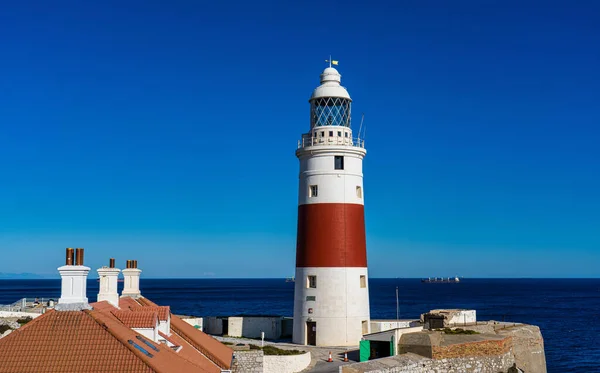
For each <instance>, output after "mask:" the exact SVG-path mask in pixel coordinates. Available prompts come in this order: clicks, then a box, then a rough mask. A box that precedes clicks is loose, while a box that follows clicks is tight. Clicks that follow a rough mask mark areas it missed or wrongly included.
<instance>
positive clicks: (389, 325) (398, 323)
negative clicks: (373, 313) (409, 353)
mask: <svg viewBox="0 0 600 373" xmlns="http://www.w3.org/2000/svg"><path fill="white" fill-rule="evenodd" d="M419 324H420V322H419V320H418V319H415V320H371V333H377V332H383V331H386V330H391V329H397V328H410V327H413V326H419Z"/></svg>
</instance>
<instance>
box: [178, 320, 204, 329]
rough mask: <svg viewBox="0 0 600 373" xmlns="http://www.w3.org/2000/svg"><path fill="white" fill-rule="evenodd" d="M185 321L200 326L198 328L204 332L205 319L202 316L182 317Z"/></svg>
mask: <svg viewBox="0 0 600 373" xmlns="http://www.w3.org/2000/svg"><path fill="white" fill-rule="evenodd" d="M182 320H183V321H185V322H186V323H188V324H190V325H191V326H193V327H196V326H198V329H199V330H200V331H201V332H203V331H204V320H203V319H202V317H192V318H186V319H182Z"/></svg>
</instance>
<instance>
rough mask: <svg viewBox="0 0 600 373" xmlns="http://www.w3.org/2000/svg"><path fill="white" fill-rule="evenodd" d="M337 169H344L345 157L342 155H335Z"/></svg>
mask: <svg viewBox="0 0 600 373" xmlns="http://www.w3.org/2000/svg"><path fill="white" fill-rule="evenodd" d="M335 169H336V170H343V169H344V157H342V156H341V155H336V156H335Z"/></svg>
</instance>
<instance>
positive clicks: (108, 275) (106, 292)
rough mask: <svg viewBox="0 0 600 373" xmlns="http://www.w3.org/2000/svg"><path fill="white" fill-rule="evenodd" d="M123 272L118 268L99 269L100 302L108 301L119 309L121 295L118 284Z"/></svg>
mask: <svg viewBox="0 0 600 373" xmlns="http://www.w3.org/2000/svg"><path fill="white" fill-rule="evenodd" d="M119 272H121V270H119V269H117V268H99V269H98V277H99V278H100V289H99V291H98V302H102V301H104V300H105V301H108V302H109V303H110V304H112V305H113V306H115V307H117V308H118V307H119V293H118V290H117V283H118V281H117V280H118V278H119Z"/></svg>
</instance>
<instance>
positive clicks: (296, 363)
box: [263, 352, 310, 373]
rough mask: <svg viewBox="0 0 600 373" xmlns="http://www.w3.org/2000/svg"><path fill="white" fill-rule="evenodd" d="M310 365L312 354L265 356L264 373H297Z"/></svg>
mask: <svg viewBox="0 0 600 373" xmlns="http://www.w3.org/2000/svg"><path fill="white" fill-rule="evenodd" d="M309 365H310V352H307V353H304V354H302V355H282V356H277V355H265V356H264V358H263V367H264V370H263V372H264V373H297V372H301V371H303V370H304V369H306V368H307V367H308V366H309Z"/></svg>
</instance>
